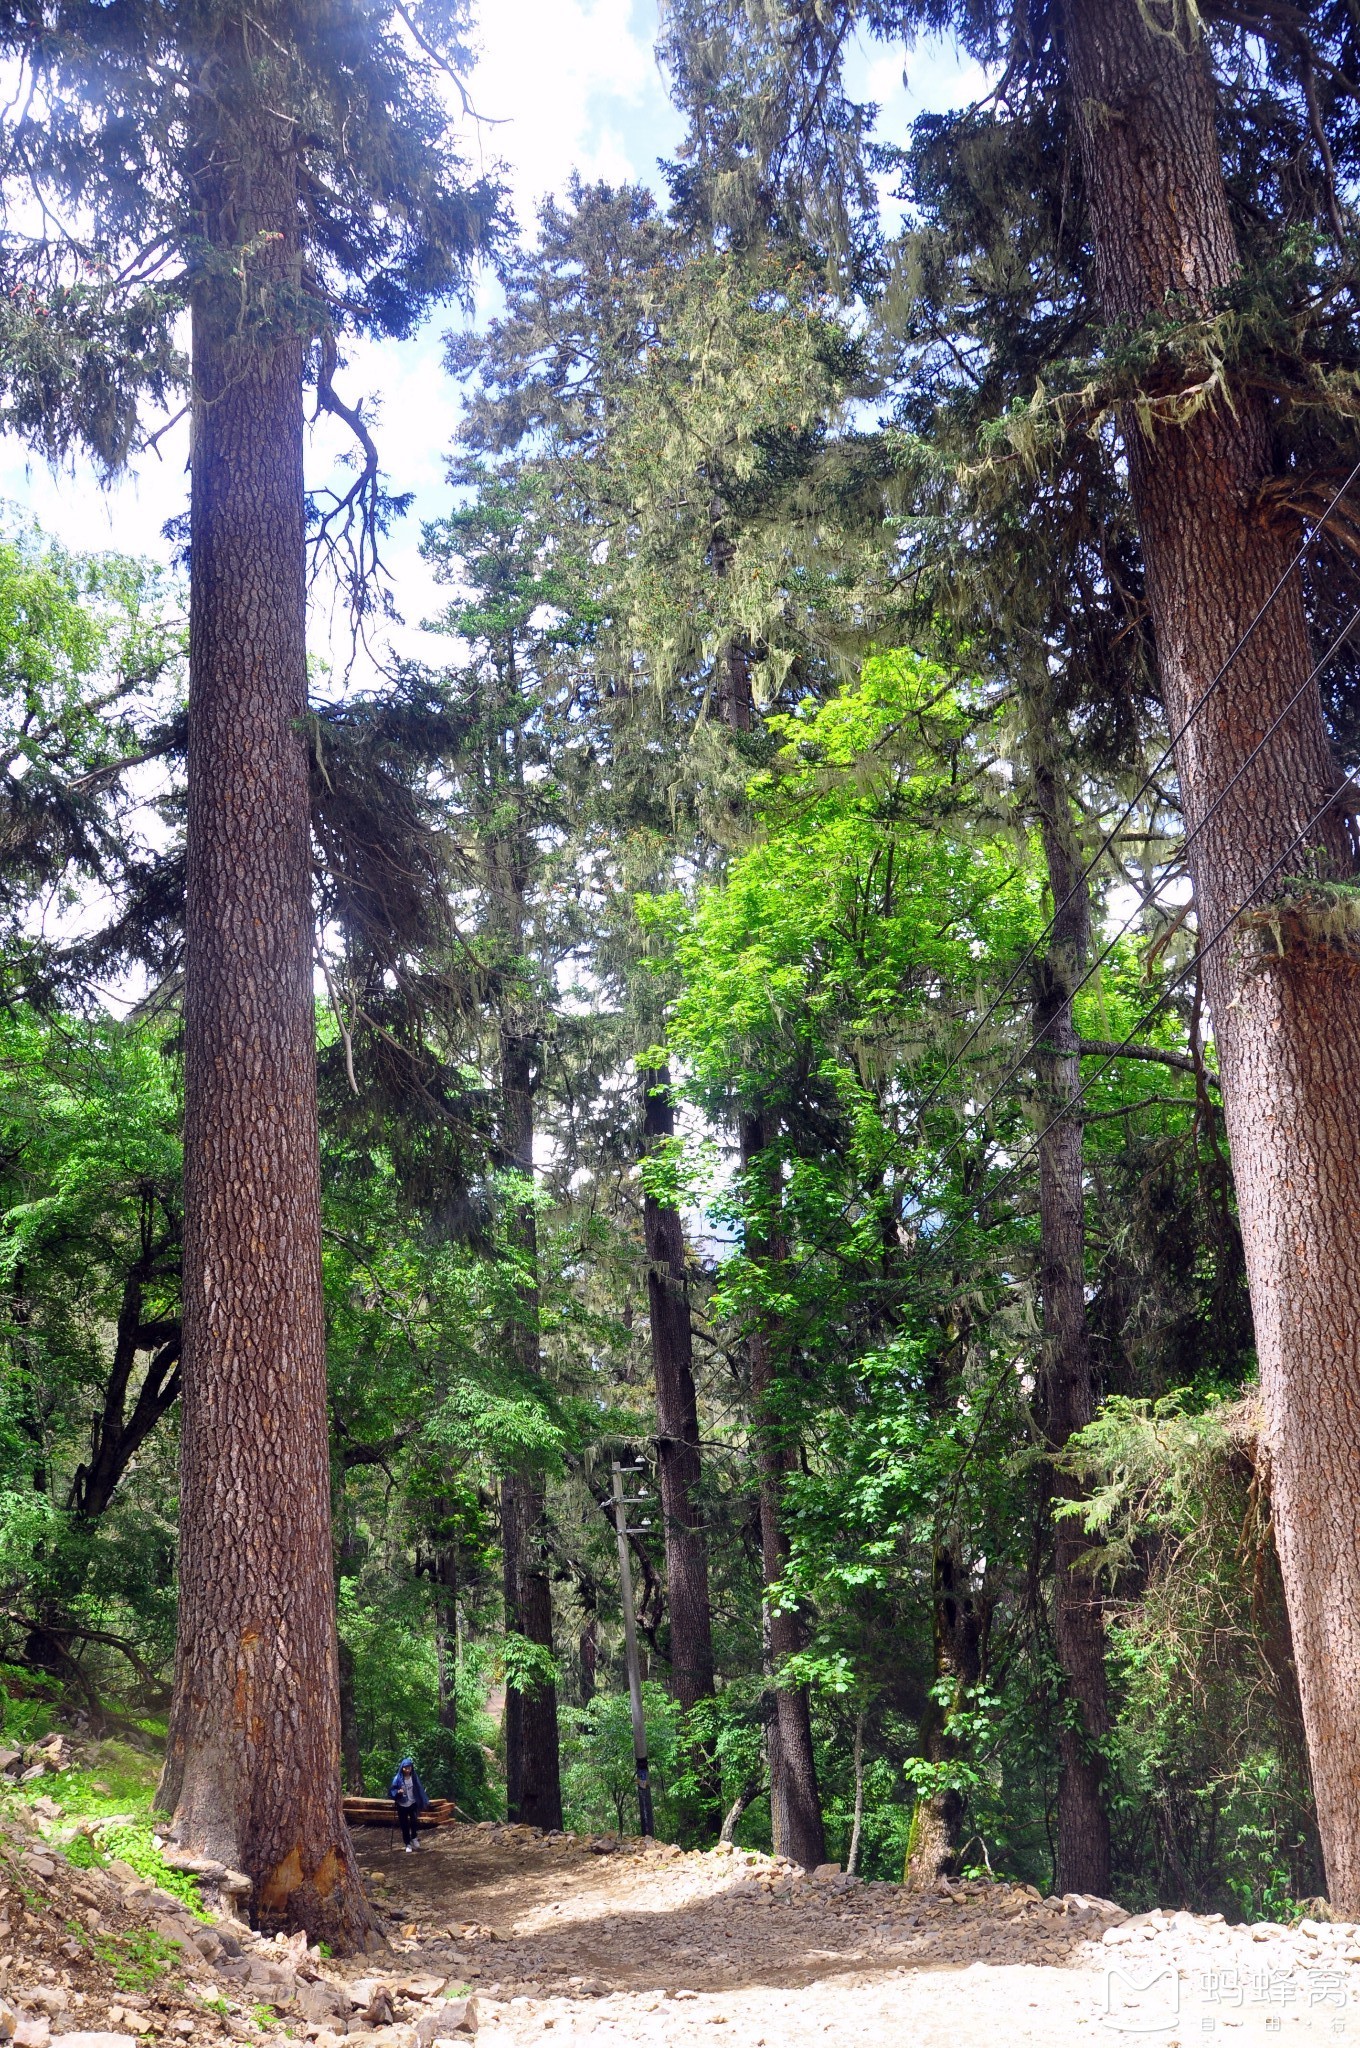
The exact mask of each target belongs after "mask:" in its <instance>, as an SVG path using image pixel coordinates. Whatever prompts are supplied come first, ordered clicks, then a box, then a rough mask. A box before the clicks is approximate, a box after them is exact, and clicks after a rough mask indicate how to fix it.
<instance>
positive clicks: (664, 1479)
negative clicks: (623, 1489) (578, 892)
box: [642, 1069, 713, 1709]
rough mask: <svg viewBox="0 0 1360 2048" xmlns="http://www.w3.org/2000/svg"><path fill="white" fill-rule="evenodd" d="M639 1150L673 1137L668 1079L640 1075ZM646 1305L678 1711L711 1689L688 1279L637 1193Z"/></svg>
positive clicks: (658, 1215) (655, 1210)
mask: <svg viewBox="0 0 1360 2048" xmlns="http://www.w3.org/2000/svg"><path fill="white" fill-rule="evenodd" d="M642 1100H643V1128H644V1138H645V1143H646V1147H647V1150H648V1151H649V1152H650V1151H652V1150H654V1149H655V1147H656V1146H657V1145H658V1144H661V1143H663V1142H664V1141H665V1140H666V1139H667V1138H672V1137H674V1135H675V1111H674V1108H673V1106H672V1103H671V1096H670V1075H669V1074H668V1073H667V1072H665V1070H664V1069H663V1070H662V1071H661V1072H659V1073H653V1072H646V1073H644V1074H643V1076H642ZM643 1230H644V1233H645V1236H646V1243H647V1303H648V1310H649V1315H650V1320H651V1338H652V1368H653V1372H654V1374H655V1378H656V1420H657V1468H658V1476H659V1485H660V1494H661V1515H662V1522H663V1525H664V1534H665V1544H666V1583H667V1589H668V1592H669V1597H670V1616H671V1645H670V1647H671V1684H672V1688H673V1690H674V1693H675V1697H676V1699H677V1700H678V1701H679V1702H680V1705H681V1706H682V1707H684V1708H686V1709H689V1708H690V1707H692V1706H693V1705H694V1704H695V1702H696V1700H701V1699H707V1698H708V1697H709V1696H710V1695H711V1693H712V1691H713V1623H712V1616H711V1614H710V1611H709V1604H708V1542H707V1539H706V1537H705V1535H704V1531H703V1526H702V1522H701V1520H700V1514H699V1504H698V1498H697V1496H698V1490H699V1481H700V1476H701V1475H700V1466H699V1409H698V1403H697V1400H696V1397H695V1391H694V1344H693V1332H692V1330H691V1327H690V1315H689V1279H688V1274H687V1270H686V1265H685V1240H684V1233H683V1231H682V1229H681V1225H680V1216H679V1212H678V1211H677V1210H675V1209H672V1208H668V1207H667V1206H666V1205H665V1204H664V1203H662V1202H660V1201H658V1200H657V1198H656V1196H655V1195H651V1194H646V1193H644V1195H643Z"/></svg>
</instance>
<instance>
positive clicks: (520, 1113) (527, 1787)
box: [501, 895, 562, 1828]
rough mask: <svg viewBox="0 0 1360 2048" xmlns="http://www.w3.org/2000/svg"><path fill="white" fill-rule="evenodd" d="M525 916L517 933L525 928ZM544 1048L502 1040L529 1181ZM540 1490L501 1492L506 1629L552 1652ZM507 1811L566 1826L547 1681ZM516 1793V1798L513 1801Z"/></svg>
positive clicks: (509, 1754)
mask: <svg viewBox="0 0 1360 2048" xmlns="http://www.w3.org/2000/svg"><path fill="white" fill-rule="evenodd" d="M515 900H516V902H517V903H518V904H520V905H521V911H520V915H519V918H518V923H517V926H516V929H517V931H521V930H522V928H523V916H522V895H517V896H516V899H515ZM537 1064H538V1049H537V1046H536V1044H535V1042H534V1039H533V1037H532V1035H531V1034H529V1033H525V1032H522V1031H519V1030H517V1029H515V1028H513V1026H511V1027H507V1028H506V1029H505V1030H504V1031H503V1032H502V1034H501V1119H502V1128H501V1144H502V1150H503V1153H504V1156H505V1159H506V1162H507V1164H508V1165H510V1166H513V1167H514V1169H515V1171H516V1172H517V1173H519V1174H521V1175H523V1177H524V1178H525V1179H526V1180H532V1178H533V1172H534V1086H535V1075H536V1070H537ZM512 1233H513V1237H514V1240H515V1243H516V1245H517V1246H518V1248H519V1250H520V1252H521V1254H522V1256H523V1258H524V1261H525V1266H526V1270H527V1271H529V1272H530V1273H536V1272H537V1260H538V1231H537V1225H536V1223H535V1219H534V1211H533V1208H532V1206H531V1205H530V1204H527V1203H526V1204H525V1205H524V1206H523V1207H521V1208H520V1209H518V1211H517V1213H516V1215H515V1216H514V1218H513V1219H512ZM509 1340H510V1347H511V1351H512V1353H513V1354H514V1356H515V1358H516V1361H517V1363H518V1365H519V1368H520V1371H521V1372H522V1373H523V1374H524V1375H525V1376H526V1378H530V1379H533V1378H536V1377H537V1375H538V1370H539V1349H538V1290H537V1287H536V1286H533V1287H531V1288H529V1289H528V1290H527V1292H526V1298H525V1299H524V1300H522V1301H521V1303H520V1312H519V1314H518V1315H517V1317H516V1318H515V1321H514V1323H513V1324H512V1325H511V1328H510V1332H509ZM544 1509H545V1497H544V1490H543V1483H542V1480H541V1479H540V1478H538V1476H537V1475H536V1474H535V1473H533V1472H530V1471H522V1472H514V1473H508V1474H507V1475H506V1477H505V1479H504V1480H503V1482H502V1485H501V1527H502V1537H503V1542H504V1563H505V1610H506V1614H505V1618H506V1626H507V1628H510V1627H513V1628H514V1630H515V1632H516V1634H518V1635H522V1636H524V1637H525V1638H526V1639H527V1640H528V1641H529V1642H531V1643H534V1644H536V1645H537V1646H538V1647H539V1648H540V1649H544V1650H547V1651H548V1652H549V1653H551V1651H552V1646H553V1616H552V1583H551V1580H550V1579H549V1577H548V1565H547V1558H546V1555H545V1551H544V1542H543V1521H544ZM505 1753H506V1806H507V1811H508V1812H509V1813H510V1815H511V1818H512V1819H517V1820H521V1821H523V1822H524V1823H525V1825H526V1826H529V1827H538V1828H560V1827H561V1825H562V1780H561V1773H560V1767H559V1762H558V1748H557V1688H556V1686H555V1685H554V1684H553V1683H552V1682H551V1681H550V1680H548V1681H545V1682H544V1683H542V1684H540V1685H536V1686H534V1687H533V1688H532V1689H531V1690H528V1691H525V1692H520V1691H519V1690H518V1689H517V1688H516V1687H514V1686H507V1688H506V1698H505ZM512 1791H513V1795H514V1796H513V1798H512V1797H511V1794H512Z"/></svg>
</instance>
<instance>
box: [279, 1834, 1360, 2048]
mask: <svg viewBox="0 0 1360 2048" xmlns="http://www.w3.org/2000/svg"><path fill="white" fill-rule="evenodd" d="M358 1846H359V1854H360V1861H361V1864H362V1866H363V1868H364V1869H365V1871H366V1872H367V1873H368V1874H369V1877H370V1882H371V1886H372V1890H373V1894H374V1897H375V1899H376V1900H377V1901H378V1902H379V1904H380V1905H381V1906H382V1907H383V1908H384V1909H385V1910H386V1911H387V1912H388V1914H389V1923H388V1924H389V1925H390V1926H391V1928H392V1947H393V1950H394V1954H393V1957H392V1963H391V1964H389V1963H388V1962H387V1961H386V1959H382V1960H379V1959H376V1958H375V1959H372V1960H370V1961H369V1962H368V1963H367V1964H363V1965H361V1964H359V1963H355V1964H354V1965H352V1966H350V1972H349V1974H350V1975H351V1976H353V1977H358V1976H361V1975H362V1976H366V1977H373V1976H377V1975H379V1974H382V1975H383V1976H384V1977H385V1979H386V1980H387V1981H388V1982H389V1983H390V1984H391V1985H392V1988H393V2005H394V2012H395V2014H396V2015H397V2020H396V2023H395V2024H393V2025H391V2026H388V2027H384V2028H381V2029H378V2030H376V2031H370V2032H369V2033H368V2040H369V2042H370V2043H371V2044H372V2048H405V2044H407V2043H409V2042H410V2041H411V2040H412V2029H411V2024H410V2021H409V2019H408V2020H407V2021H406V2022H405V2023H404V2024H403V2022H402V2020H401V2017H400V2016H401V2013H402V2011H403V2003H402V1996H401V1983H402V1977H401V1972H403V1971H405V1972H407V1973H408V1974H409V1977H410V1978H411V1980H413V1983H414V1984H419V1981H420V1979H421V1978H422V1977H424V1978H426V1979H428V1978H430V1977H433V1976H440V1977H446V1978H447V1980H448V1985H449V1988H450V1989H452V1988H455V1987H457V1986H462V1985H470V1986H471V1987H472V1989H473V1990H474V1992H475V1993H476V2015H477V2019H478V2022H479V2032H480V2034H481V2035H482V2037H483V2039H484V2041H485V2042H486V2043H487V2044H488V2048H489V2043H490V2041H491V2040H492V2039H493V2038H494V2039H495V2040H497V2041H499V2042H503V2043H505V2044H506V2048H519V2044H526V2048H527V2044H529V2043H535V2044H538V2043H550V2044H552V2048H568V2044H571V2048H614V2044H625V2043H630V2042H638V2043H655V2042H663V2041H664V2042H665V2043H667V2044H668V2048H671V2044H676V2048H683V2044H703V2048H718V2044H722V2048H810V2044H813V2043H816V2044H818V2048H821V2044H824V2043H826V2042H827V2041H828V2040H835V2041H837V2042H840V2041H847V2040H848V2041H850V2042H852V2043H853V2042H862V2043H863V2044H864V2048H945V2044H948V2048H1030V2044H1035V2048H1038V2044H1040V2043H1042V2044H1044V2048H1068V2044H1071V2043H1088V2044H1089V2043H1092V2042H1094V2041H1098V2040H1100V2039H1102V2038H1103V2039H1109V2038H1112V2037H1113V2038H1119V2039H1127V2040H1130V2041H1135V2042H1136V2041H1140V2040H1141V2041H1148V2042H1152V2043H1162V2044H1181V2048H1184V2044H1187V2043H1189V2042H1190V2041H1192V2040H1193V2041H1204V2040H1213V2039H1221V2040H1223V2041H1225V2042H1232V2043H1234V2044H1236V2043H1242V2044H1247V2043H1256V2042H1260V2043H1262V2044H1265V2043H1271V2042H1276V2041H1294V2042H1300V2043H1302V2042H1314V2041H1317V2042H1322V2041H1346V2040H1349V2041H1352V2042H1355V2043H1356V2044H1357V2048H1360V1935H1358V1932H1357V1929H1356V1928H1355V1927H1352V1926H1335V1925H1330V1924H1328V1925H1323V1924H1321V1923H1318V1922H1314V1921H1305V1922H1303V1923H1302V1925H1301V1926H1300V1927H1298V1928H1293V1929H1286V1928H1282V1927H1266V1926H1258V1927H1255V1928H1246V1927H1227V1926H1225V1925H1224V1924H1223V1922H1222V1921H1221V1920H1214V1919H1196V1918H1194V1917H1192V1916H1191V1915H1190V1914H1186V1913H1177V1914H1149V1915H1144V1916H1141V1917H1140V1918H1138V1919H1133V1920H1131V1919H1129V1918H1128V1917H1127V1916H1126V1915H1125V1914H1124V1913H1123V1912H1122V1911H1121V1910H1120V1909H1119V1908H1118V1907H1116V1906H1112V1905H1110V1904H1109V1903H1108V1902H1106V1901H1100V1900H1083V1899H1080V1898H1076V1897H1069V1898H1067V1899H1065V1900H1064V1899H1050V1900H1041V1899H1040V1898H1039V1897H1038V1895H1037V1894H1035V1893H1033V1892H1032V1891H1026V1890H1023V1889H1021V1888H1018V1887H1012V1886H1009V1885H987V1886H974V1885H967V1886H961V1887H956V1888H954V1890H953V1891H952V1892H949V1893H944V1894H941V1895H938V1896H932V1897H930V1898H928V1899H924V1900H923V1899H922V1898H920V1897H919V1896H916V1895H912V1894H908V1893H906V1892H904V1891H903V1890H902V1889H901V1888H900V1887H899V1886H897V1885H886V1884H860V1883H858V1882H855V1881H853V1880H847V1879H845V1878H839V1877H832V1878H829V1879H823V1880H821V1881H818V1880H816V1879H812V1878H808V1877H806V1876H804V1875H803V1874H802V1873H801V1872H797V1871H794V1870H792V1869H791V1868H790V1867H789V1866H788V1865H785V1864H780V1863H775V1862H772V1861H771V1859H769V1858H768V1857H761V1856H753V1855H751V1854H749V1853H747V1852H742V1851H738V1852H736V1853H725V1854H724V1853H719V1852H711V1853H707V1854H694V1855H682V1854H681V1853H680V1852H679V1851H677V1850H673V1849H658V1848H652V1849H651V1850H650V1851H646V1852H644V1851H643V1849H642V1848H641V1845H639V1844H636V1843H624V1844H622V1845H619V1846H618V1847H611V1848H609V1849H608V1850H607V1851H606V1852H605V1853H600V1851H601V1849H602V1848H604V1845H603V1844H597V1845H596V1846H595V1847H593V1848H592V1846H591V1845H589V1844H587V1843H586V1842H584V1841H582V1840H574V1839H573V1838H571V1837H569V1836H564V1837H551V1836H550V1837H540V1836H537V1835H535V1834H534V1833H532V1832H531V1831H529V1830H526V1829H518V1828H513V1827H491V1826H486V1827H480V1828H473V1827H467V1828H453V1829H448V1830H444V1831H441V1832H440V1833H439V1834H438V1835H436V1836H427V1837H425V1838H424V1839H423V1841H422V1844H421V1847H420V1849H419V1851H418V1852H417V1853H416V1854H415V1855H413V1856H405V1855H403V1853H402V1852H401V1850H400V1847H399V1845H397V1844H396V1843H395V1842H393V1841H392V1840H391V1839H390V1838H388V1837H386V1836H385V1835H384V1834H383V1833H381V1832H380V1831H378V1830H365V1831H364V1832H363V1833H361V1834H360V1835H359V1837H358ZM392 1964H395V1965H396V1968H395V1969H393V1967H392ZM422 1988H423V1987H422ZM405 2010H406V2011H407V2012H408V2013H410V2012H414V2011H415V2006H414V2004H408V2005H407V2006H406V2008H405ZM309 2031H310V2030H309ZM355 2038H356V2036H355V2032H354V2027H353V2025H352V2026H351V2032H350V2035H349V2039H350V2040H351V2041H353V2040H355ZM358 2038H359V2039H363V2038H364V2036H363V2035H362V2034H360V2035H359V2036H358ZM463 2038H465V2037H463Z"/></svg>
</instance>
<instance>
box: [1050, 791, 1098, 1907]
mask: <svg viewBox="0 0 1360 2048" xmlns="http://www.w3.org/2000/svg"><path fill="white" fill-rule="evenodd" d="M1034 783H1035V794H1036V798H1037V804H1038V810H1039V819H1040V826H1041V831H1042V835H1043V842H1044V853H1045V856H1046V859H1047V863H1048V884H1049V889H1050V891H1051V892H1052V896H1053V906H1054V909H1053V932H1052V936H1051V939H1050V942H1049V946H1048V950H1047V952H1046V954H1045V956H1044V958H1043V960H1042V962H1041V963H1040V971H1039V990H1038V994H1037V998H1036V1001H1035V1005H1034V1024H1035V1036H1036V1037H1037V1038H1039V1040H1040V1043H1039V1047H1038V1052H1037V1067H1038V1081H1039V1089H1038V1116H1039V1119H1040V1136H1039V1240H1040V1246H1039V1263H1040V1294H1041V1297H1042V1301H1043V1316H1044V1346H1043V1361H1042V1367H1041V1371H1040V1376H1039V1388H1038V1409H1039V1420H1040V1427H1041V1428H1042V1430H1043V1433H1044V1437H1045V1440H1046V1442H1047V1443H1048V1445H1049V1447H1050V1449H1052V1450H1055V1451H1060V1450H1061V1449H1062V1448H1063V1446H1064V1445H1065V1444H1066V1443H1067V1441H1068V1438H1069V1437H1071V1436H1072V1434H1073V1432H1074V1431H1076V1430H1079V1429H1084V1428H1085V1426H1086V1424H1087V1423H1088V1422H1089V1421H1090V1420H1091V1417H1092V1416H1093V1415H1094V1413H1095V1380H1094V1376H1093V1374H1092V1370H1091V1334H1090V1329H1089V1327H1088V1324H1087V1320H1086V1196H1085V1186H1084V1181H1083V1168H1082V1125H1081V1117H1080V1113H1079V1111H1077V1110H1075V1109H1072V1108H1070V1107H1069V1105H1072V1104H1074V1103H1075V1102H1076V1099H1077V1096H1078V1095H1079V1093H1080V1090H1081V1051H1080V1047H1081V1041H1080V1039H1079V1037H1078V1035H1077V1030H1076V1025H1075V1023H1074V1021H1073V1016H1072V995H1071V991H1072V987H1073V984H1074V983H1075V982H1076V981H1077V980H1078V979H1079V978H1080V975H1081V971H1082V968H1083V966H1084V965H1085V961H1086V955H1087V951H1088V947H1089V941H1090V930H1091V912H1090V902H1089V898H1088V895H1087V887H1086V879H1085V876H1084V875H1083V873H1082V863H1081V860H1080V857H1079V855H1078V853H1077V849H1076V848H1075V846H1074V845H1073V842H1072V829H1071V819H1070V814H1069V810H1068V803H1067V797H1066V794H1065V793H1064V791H1063V790H1062V788H1061V785H1060V784H1059V782H1058V779H1057V777H1056V776H1055V775H1054V773H1053V771H1052V770H1051V769H1050V768H1049V767H1047V766H1046V765H1041V766H1040V767H1039V768H1038V769H1036V771H1035V776H1034ZM1064 1109H1066V1110H1067V1112H1068V1113H1067V1114H1066V1115H1062V1114H1061V1113H1062V1111H1063V1110H1064ZM1059 1117H1061V1120H1060V1121H1056V1122H1055V1121H1054V1119H1055V1118H1059ZM1050 1126H1051V1128H1050ZM1049 1489H1050V1498H1051V1499H1052V1500H1053V1501H1054V1502H1056V1503H1059V1504H1062V1503H1065V1502H1068V1501H1072V1500H1075V1499H1078V1498H1079V1497H1080V1488H1079V1487H1078V1486H1077V1485H1076V1483H1075V1482H1074V1481H1073V1480H1072V1478H1071V1477H1070V1476H1069V1475H1068V1474H1066V1473H1064V1472H1062V1471H1061V1470H1057V1469H1054V1468H1050V1470H1049ZM1088 1547H1089V1545H1088V1542H1087V1540H1086V1538H1085V1536H1084V1535H1083V1532H1082V1530H1081V1527H1080V1525H1079V1524H1078V1523H1076V1522H1074V1521H1073V1520H1072V1519H1071V1518H1070V1517H1066V1516H1059V1517H1058V1518H1057V1519H1056V1521H1055V1524H1054V1530H1053V1633H1054V1639H1055V1644H1056V1648H1057V1653H1058V1666H1059V1669H1060V1670H1061V1672H1062V1676H1063V1693H1064V1698H1063V1702H1062V1718H1061V1721H1060V1723H1059V1727H1058V1758H1059V1772H1058V1868H1057V1889H1058V1891H1060V1892H1093V1893H1095V1894H1096V1895H1097V1896H1098V1897H1101V1898H1103V1897H1104V1896H1105V1894H1106V1893H1107V1892H1108V1890H1109V1885H1110V1821H1109V1815H1108V1813H1107V1812H1106V1808H1105V1799H1104V1786H1103V1781H1104V1767H1103V1759H1102V1757H1101V1754H1100V1748H1099V1744H1100V1742H1101V1740H1102V1738H1103V1737H1104V1736H1105V1735H1107V1734H1108V1733H1109V1727H1110V1709H1109V1697H1108V1689H1107V1685H1106V1677H1105V1623H1104V1617H1103V1615H1102V1612H1101V1605H1100V1596H1099V1592H1098V1590H1097V1587H1096V1585H1095V1582H1094V1580H1093V1579H1092V1577H1091V1574H1090V1572H1089V1571H1088V1570H1086V1569H1085V1567H1084V1565H1083V1563H1082V1558H1083V1553H1084V1552H1085V1551H1086V1550H1087V1549H1088Z"/></svg>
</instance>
